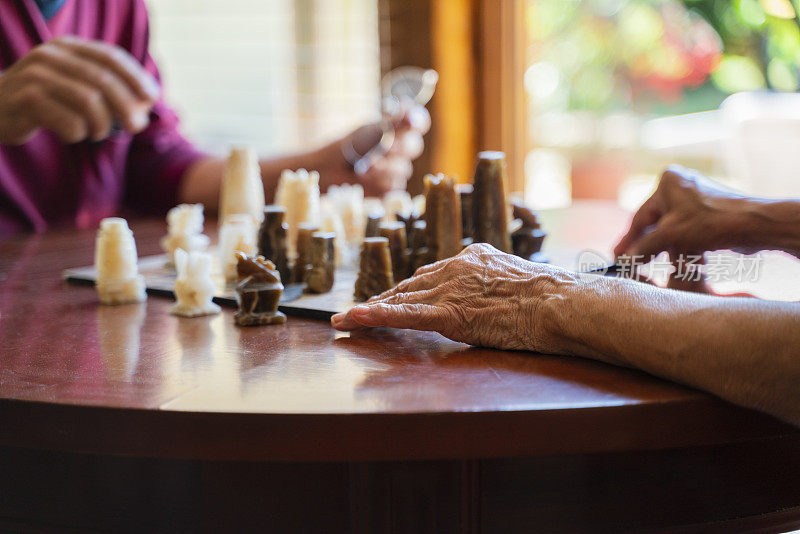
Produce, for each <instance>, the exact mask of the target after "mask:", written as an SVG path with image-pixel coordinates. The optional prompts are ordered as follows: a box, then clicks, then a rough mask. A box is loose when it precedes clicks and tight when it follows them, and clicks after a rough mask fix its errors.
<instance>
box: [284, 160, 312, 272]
mask: <svg viewBox="0 0 800 534" xmlns="http://www.w3.org/2000/svg"><path fill="white" fill-rule="evenodd" d="M275 204H279V205H281V206H283V207H284V208H286V224H287V225H288V226H289V233H288V237H289V240H288V247H289V248H288V250H289V260H290V261H294V259H295V258H296V257H297V249H296V245H297V232H298V228H299V225H300V223H309V224H313V225H316V226H319V223H320V198H319V173H318V172H317V171H311V172H308V171H307V170H305V169H299V170H298V171H297V172H293V171H290V170H285V171H283V172H282V173H281V178H280V180H279V181H278V188H277V190H276V191H275Z"/></svg>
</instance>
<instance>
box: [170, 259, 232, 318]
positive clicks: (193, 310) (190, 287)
mask: <svg viewBox="0 0 800 534" xmlns="http://www.w3.org/2000/svg"><path fill="white" fill-rule="evenodd" d="M211 265H212V258H211V254H209V253H207V252H200V251H198V250H193V251H191V252H186V251H185V250H183V249H182V248H179V249H178V250H176V251H175V270H176V271H177V272H178V278H177V279H176V280H175V299H176V300H177V302H176V303H175V305H174V306H172V310H171V311H172V313H173V314H174V315H180V316H182V317H200V316H201V315H213V314H215V313H219V310H220V308H219V306H217V305H216V304H214V303H213V302H211V299H212V298H213V297H214V289H215V287H214V282H213V280H212V279H211Z"/></svg>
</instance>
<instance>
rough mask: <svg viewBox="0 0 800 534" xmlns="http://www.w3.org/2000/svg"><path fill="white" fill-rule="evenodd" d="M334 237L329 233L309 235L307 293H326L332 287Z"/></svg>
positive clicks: (334, 254) (334, 253)
mask: <svg viewBox="0 0 800 534" xmlns="http://www.w3.org/2000/svg"><path fill="white" fill-rule="evenodd" d="M335 243H336V235H335V234H332V233H330V232H315V233H313V234H311V241H310V245H311V247H310V257H309V261H310V263H309V265H308V266H307V268H306V273H305V283H306V291H308V292H309V293H327V292H328V291H330V290H331V288H332V287H333V280H334V279H333V277H334V268H335V257H336V252H335Z"/></svg>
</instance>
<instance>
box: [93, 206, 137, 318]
mask: <svg viewBox="0 0 800 534" xmlns="http://www.w3.org/2000/svg"><path fill="white" fill-rule="evenodd" d="M137 261H138V257H137V255H136V242H135V241H134V239H133V232H131V230H130V228H128V223H127V221H126V220H125V219H120V218H118V217H110V218H108V219H103V220H102V221H101V222H100V231H99V232H98V233H97V240H96V245H95V252H94V266H95V269H96V270H97V282H96V285H97V292H98V294H99V295H100V302H101V303H102V304H127V303H131V302H142V301H143V300H145V298H146V295H145V286H144V278H143V277H142V276H141V275H140V274H139V267H138V265H137Z"/></svg>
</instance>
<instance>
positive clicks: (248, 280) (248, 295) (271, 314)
mask: <svg viewBox="0 0 800 534" xmlns="http://www.w3.org/2000/svg"><path fill="white" fill-rule="evenodd" d="M236 261H237V263H236V273H237V276H238V280H239V282H238V283H237V284H236V302H237V303H238V304H239V310H238V311H237V312H236V313H235V314H234V319H235V320H236V324H238V325H239V326H257V325H268V324H283V323H285V322H286V315H284V314H283V313H281V312H279V311H278V302H279V301H280V299H281V294H282V293H283V284H282V283H281V275H280V273H278V271H276V270H275V264H274V263H272V262H271V261H269V260H266V259H264V257H263V256H247V255H245V254H242V253H241V252H237V253H236Z"/></svg>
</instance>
